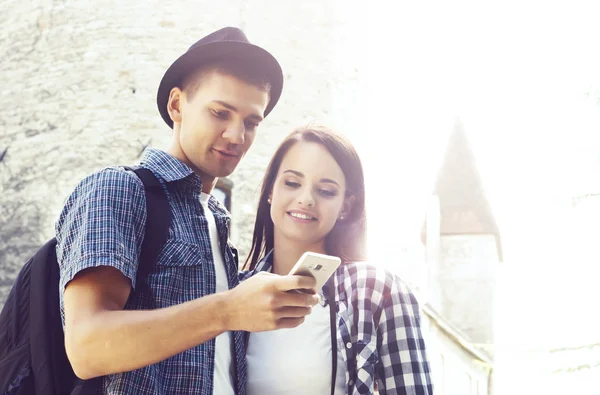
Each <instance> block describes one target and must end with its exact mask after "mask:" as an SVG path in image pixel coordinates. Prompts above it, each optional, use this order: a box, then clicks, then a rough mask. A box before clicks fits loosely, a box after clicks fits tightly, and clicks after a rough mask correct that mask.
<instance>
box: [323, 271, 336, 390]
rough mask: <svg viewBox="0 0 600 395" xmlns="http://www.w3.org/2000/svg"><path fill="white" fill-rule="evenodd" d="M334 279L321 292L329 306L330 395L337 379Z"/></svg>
mask: <svg viewBox="0 0 600 395" xmlns="http://www.w3.org/2000/svg"><path fill="white" fill-rule="evenodd" d="M334 287H335V285H334V279H333V278H331V280H330V281H329V282H328V283H327V284H325V287H324V288H323V291H324V293H325V300H327V304H328V305H329V329H330V331H331V395H334V394H335V379H336V377H337V361H338V360H337V320H336V319H335V318H336V308H335V288H334Z"/></svg>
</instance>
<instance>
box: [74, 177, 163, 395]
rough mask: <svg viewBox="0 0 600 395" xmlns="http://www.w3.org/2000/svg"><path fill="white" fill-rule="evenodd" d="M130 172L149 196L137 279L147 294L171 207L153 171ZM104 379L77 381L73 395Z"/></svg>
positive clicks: (91, 390) (94, 386) (137, 283)
mask: <svg viewBox="0 0 600 395" xmlns="http://www.w3.org/2000/svg"><path fill="white" fill-rule="evenodd" d="M123 167H124V168H125V169H126V170H129V171H132V172H134V173H135V174H136V175H137V176H138V178H139V179H140V180H141V181H142V183H143V184H144V192H145V195H146V230H145V232H144V241H143V242H142V252H141V254H140V264H139V266H138V271H137V275H136V285H137V287H136V288H137V289H138V290H140V289H145V290H146V291H147V292H150V290H149V289H148V288H147V284H146V278H147V277H148V274H150V272H151V271H152V269H153V268H154V267H155V265H156V260H157V259H158V254H160V251H161V250H162V248H163V246H164V244H165V243H166V242H167V238H168V237H169V226H170V225H171V206H169V200H168V199H167V194H166V193H165V190H164V189H163V186H162V184H161V183H160V181H159V180H158V178H156V176H155V175H154V173H152V171H151V170H149V169H146V168H143V167H139V166H132V167H129V166H123ZM101 381H102V377H96V378H93V379H91V380H79V379H77V380H76V383H75V386H74V388H73V389H72V390H71V392H70V395H86V394H89V393H92V392H93V391H94V390H96V389H97V388H99V387H100V385H101Z"/></svg>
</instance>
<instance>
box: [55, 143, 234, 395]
mask: <svg viewBox="0 0 600 395" xmlns="http://www.w3.org/2000/svg"><path fill="white" fill-rule="evenodd" d="M140 165H141V166H142V167H145V168H148V169H150V170H152V172H153V173H154V174H155V175H156V176H158V178H159V179H160V180H161V182H162V183H163V186H164V188H165V191H166V192H167V196H168V200H169V203H170V206H171V210H172V216H173V219H172V222H171V226H170V229H169V238H168V240H167V242H166V244H165V246H164V248H163V249H162V251H161V253H160V255H159V257H158V262H157V264H156V267H155V269H154V271H153V272H151V273H150V275H149V277H148V279H147V281H148V285H149V288H150V289H151V290H152V293H153V295H154V297H153V298H152V299H150V298H148V296H147V295H143V294H141V292H136V291H135V286H136V284H135V281H136V271H137V267H138V259H139V257H140V249H141V245H142V240H143V238H144V227H145V223H146V215H147V213H146V199H145V195H144V189H143V184H142V182H141V181H140V180H139V178H137V176H136V175H135V174H134V173H132V172H129V171H126V170H124V169H123V168H107V169H104V170H101V171H99V172H97V173H95V174H92V175H90V176H89V177H87V178H85V179H84V180H83V181H81V183H80V184H79V185H78V186H77V187H76V188H75V191H74V192H73V193H72V194H71V196H70V197H69V198H68V200H67V202H66V204H65V207H64V209H63V211H62V213H61V215H60V218H59V219H58V222H57V224H56V235H57V236H56V237H57V240H58V244H57V247H56V253H57V257H58V262H59V265H60V273H61V278H60V287H61V288H60V289H61V290H64V287H65V285H66V284H67V283H68V282H69V281H70V280H71V279H73V277H74V276H75V274H77V273H78V272H79V271H81V270H83V269H86V268H90V267H94V266H100V265H106V266H113V267H115V268H117V269H119V270H120V271H121V272H122V273H123V274H124V275H125V276H127V277H128V278H129V279H130V280H131V283H132V285H133V288H134V291H133V293H132V295H131V297H130V298H129V300H128V302H127V304H126V305H125V309H130V310H141V309H148V308H162V307H168V306H173V305H176V304H180V303H184V302H187V301H189V300H193V299H196V298H201V297H203V296H205V295H209V294H212V293H214V292H215V289H216V278H215V268H214V264H213V259H212V249H211V243H210V236H209V231H208V221H207V219H206V217H205V216H204V212H203V208H202V205H201V203H200V192H201V189H202V183H201V181H200V178H199V177H198V176H197V175H196V174H194V173H193V171H192V170H191V169H190V168H189V167H188V166H187V165H185V164H184V163H182V162H181V161H179V160H177V159H175V158H173V157H172V156H170V155H168V154H167V153H165V152H162V151H159V150H155V149H148V150H146V151H145V152H144V156H143V159H142V161H141V163H140ZM208 207H209V209H210V210H211V211H212V212H213V213H214V217H215V222H216V225H217V229H218V233H219V239H220V245H221V252H222V253H223V257H224V260H225V265H226V270H227V275H228V280H229V287H230V288H233V287H235V286H236V285H237V284H238V265H237V257H236V256H235V254H234V252H233V251H232V248H231V246H230V245H229V243H228V235H229V226H230V217H229V213H228V212H227V210H226V209H225V208H223V207H222V206H221V205H220V204H219V202H218V201H217V200H216V199H215V198H214V197H211V198H210V200H209V202H208ZM60 303H61V315H62V318H63V322H64V303H63V297H62V292H61V295H60ZM207 319H210V317H207ZM173 336H177V334H176V333H173ZM233 343H234V344H233V350H234V351H233V352H234V355H233V356H232V358H233V362H232V363H234V364H235V375H236V376H235V380H234V382H235V386H236V392H237V394H245V392H246V360H245V356H244V350H245V347H244V337H243V334H242V333H240V332H234V334H233ZM148 347H152V345H151V344H149V345H148ZM91 357H92V358H93V356H91ZM214 360H215V340H214V339H213V340H211V341H208V342H206V343H204V344H201V345H199V346H197V347H194V348H192V349H189V350H187V351H184V352H182V353H180V354H177V355H175V356H173V357H171V358H168V359H166V360H164V361H162V362H159V363H157V364H155V365H151V366H148V367H145V368H142V369H138V370H135V371H132V372H126V373H120V374H113V375H109V376H106V377H104V378H103V379H102V387H103V391H102V392H101V393H102V394H127V395H130V394H136V395H141V394H152V395H162V394H202V395H212V393H213V372H214Z"/></svg>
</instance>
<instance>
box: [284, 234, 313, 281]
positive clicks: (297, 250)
mask: <svg viewBox="0 0 600 395" xmlns="http://www.w3.org/2000/svg"><path fill="white" fill-rule="evenodd" d="M278 236H280V235H277V234H276V235H275V239H274V243H273V244H274V245H273V273H275V274H279V275H286V274H288V273H289V272H290V270H292V268H293V267H294V265H295V264H296V262H298V259H300V257H301V256H302V254H304V253H305V252H306V251H311V252H317V253H321V254H325V242H324V241H322V242H320V243H316V244H303V243H299V242H296V241H292V240H289V239H287V238H285V237H283V236H280V237H278Z"/></svg>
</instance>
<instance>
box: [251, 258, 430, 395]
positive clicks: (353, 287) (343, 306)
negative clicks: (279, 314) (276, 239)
mask: <svg viewBox="0 0 600 395" xmlns="http://www.w3.org/2000/svg"><path fill="white" fill-rule="evenodd" d="M271 256H272V254H271V253H269V254H267V256H266V257H265V258H263V259H262V260H261V261H260V262H259V263H258V265H257V266H256V268H255V269H254V270H253V271H249V272H248V271H246V272H241V273H240V280H241V281H243V280H245V279H247V278H249V277H251V276H252V275H253V274H255V273H258V272H260V271H269V272H270V271H271V268H272V266H273V263H272V259H271ZM333 281H334V286H335V304H336V311H337V323H338V327H337V342H338V347H337V348H338V352H340V353H341V354H342V358H343V360H344V361H345V363H346V368H347V370H346V384H347V393H348V394H353V395H366V394H373V393H375V389H376V388H377V390H378V391H379V394H380V395H383V394H401V395H432V394H433V384H432V381H431V372H430V368H429V361H428V359H427V355H426V353H425V342H424V340H423V336H422V334H421V327H420V318H419V305H418V303H417V300H416V298H415V297H414V295H413V294H412V292H411V291H410V290H409V289H408V287H407V286H406V285H405V284H404V283H403V282H402V281H401V280H400V279H399V278H398V277H397V276H395V275H393V274H392V273H390V272H388V271H386V270H383V269H381V268H378V267H377V266H375V265H372V264H369V263H365V262H352V263H346V264H343V265H340V267H339V268H338V269H337V271H336V272H335V274H334V275H333ZM274 380H276V378H274Z"/></svg>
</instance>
